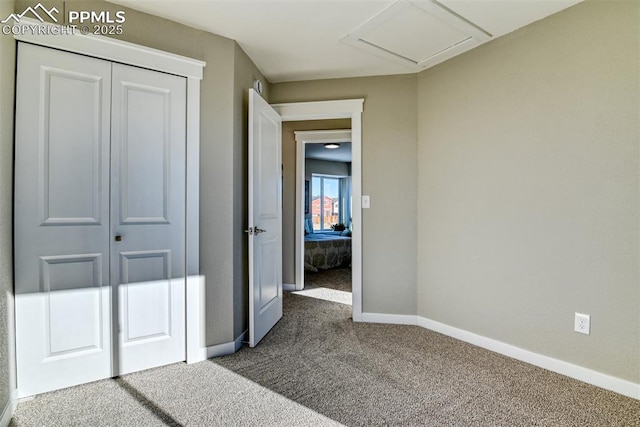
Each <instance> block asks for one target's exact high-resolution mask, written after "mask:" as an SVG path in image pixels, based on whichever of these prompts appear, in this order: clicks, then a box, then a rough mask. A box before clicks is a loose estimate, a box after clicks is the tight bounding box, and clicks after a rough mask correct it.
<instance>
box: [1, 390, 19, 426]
mask: <svg viewBox="0 0 640 427" xmlns="http://www.w3.org/2000/svg"><path fill="white" fill-rule="evenodd" d="M17 406H18V390H12V391H11V395H10V396H9V401H8V402H7V404H6V405H5V406H4V409H3V410H2V417H0V427H7V426H8V425H9V423H10V422H11V417H13V414H14V413H15V412H16V407H17Z"/></svg>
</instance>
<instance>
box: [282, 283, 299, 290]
mask: <svg viewBox="0 0 640 427" xmlns="http://www.w3.org/2000/svg"><path fill="white" fill-rule="evenodd" d="M282 290H283V291H285V292H291V291H296V290H297V289H296V284H295V283H283V284H282Z"/></svg>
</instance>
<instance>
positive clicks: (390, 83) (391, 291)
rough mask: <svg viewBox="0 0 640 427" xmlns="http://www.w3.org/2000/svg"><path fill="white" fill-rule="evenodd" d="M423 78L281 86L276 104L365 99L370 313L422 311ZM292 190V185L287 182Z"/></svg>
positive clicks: (275, 88)
mask: <svg viewBox="0 0 640 427" xmlns="http://www.w3.org/2000/svg"><path fill="white" fill-rule="evenodd" d="M416 81H417V76H416V75H402V76H385V77H366V78H353V79H335V80H316V81H307V82H293V83H278V84H273V85H272V86H271V95H270V99H269V100H270V102H272V103H280V102H295V101H321V100H328V99H350V98H364V99H365V101H364V113H363V116H362V126H363V135H362V175H363V176H362V185H363V194H369V195H371V209H365V210H363V215H362V217H363V224H362V225H363V254H362V255H363V272H362V273H363V285H362V288H363V311H364V312H370V313H393V314H415V312H416V257H415V253H416V245H417V242H416V194H417V193H416V192H417V161H416V150H417V143H416V140H417V134H416V127H417V125H416V119H417V111H416V107H417V94H416ZM285 185H286V181H285Z"/></svg>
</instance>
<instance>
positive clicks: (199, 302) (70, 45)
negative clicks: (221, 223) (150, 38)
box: [14, 17, 206, 387]
mask: <svg viewBox="0 0 640 427" xmlns="http://www.w3.org/2000/svg"><path fill="white" fill-rule="evenodd" d="M19 25H27V26H29V25H31V26H33V25H36V26H50V27H58V28H61V27H62V26H61V25H58V24H51V23H42V22H40V21H38V20H36V19H32V18H26V17H24V18H22V19H21V20H20V24H19ZM21 33H23V34H17V35H14V38H15V39H16V40H17V41H19V42H25V43H30V44H34V45H39V46H43V47H48V48H53V49H59V50H63V51H67V52H71V53H77V54H80V55H85V56H90V57H93V58H98V59H104V60H108V61H112V62H120V63H122V64H126V65H132V66H134V67H140V68H146V69H149V70H153V71H160V72H164V73H169V74H175V75H178V76H181V77H185V78H186V79H187V111H186V150H187V152H186V217H185V220H186V226H185V239H186V241H185V274H186V286H185V310H186V313H187V314H186V318H185V322H186V344H185V345H186V360H187V363H191V362H197V361H200V360H203V358H202V355H203V353H204V354H205V358H206V345H205V343H204V342H203V336H204V333H203V332H204V307H203V304H204V291H203V289H204V279H203V278H202V277H201V276H200V265H199V259H200V254H199V247H200V238H199V223H200V213H199V212H200V81H201V80H202V78H203V69H204V67H205V66H206V62H204V61H200V60H197V59H193V58H188V57H186V56H181V55H176V54H173V53H169V52H164V51H161V50H157V49H153V48H149V47H146V46H140V45H136V44H133V43H129V42H125V41H121V40H117V39H113V38H109V37H105V36H97V35H93V34H81V33H80V32H79V31H76V32H74V33H69V31H66V30H65V31H62V30H60V31H48V32H46V34H47V35H39V34H35V35H34V34H33V33H32V32H31V31H24V32H21ZM18 387H19V386H18Z"/></svg>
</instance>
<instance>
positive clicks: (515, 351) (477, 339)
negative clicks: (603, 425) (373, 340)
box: [362, 313, 640, 400]
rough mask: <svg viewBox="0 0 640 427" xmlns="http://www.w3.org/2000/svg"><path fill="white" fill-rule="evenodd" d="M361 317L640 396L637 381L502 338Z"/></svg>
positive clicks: (414, 319)
mask: <svg viewBox="0 0 640 427" xmlns="http://www.w3.org/2000/svg"><path fill="white" fill-rule="evenodd" d="M362 321H363V322H369V323H389V324H396V325H415V326H421V327H423V328H425V329H429V330H431V331H434V332H438V333H441V334H443V335H447V336H450V337H452V338H456V339H458V340H460V341H464V342H468V343H469V344H473V345H476V346H478V347H482V348H484V349H487V350H490V351H493V352H496V353H500V354H502V355H504V356H508V357H511V358H513V359H517V360H520V361H522V362H526V363H529V364H531V365H535V366H538V367H540V368H543V369H547V370H549V371H552V372H556V373H558V374H561V375H565V376H567V377H570V378H573V379H576V380H579V381H582V382H585V383H587V384H591V385H594V386H596V387H601V388H604V389H606V390H610V391H613V392H615V393H619V394H622V395H624V396H628V397H631V398H633V399H638V400H640V384H636V383H633V382H631V381H627V380H623V379H621V378H616V377H613V376H611V375H607V374H603V373H602V372H598V371H594V370H591V369H587V368H584V367H582V366H578V365H574V364H573V363H569V362H565V361H563V360H559V359H554V358H553V357H549V356H545V355H542V354H539V353H534V352H532V351H529V350H525V349H522V348H520V347H516V346H514V345H511V344H507V343H504V342H502V341H498V340H494V339H492V338H487V337H484V336H482V335H478V334H475V333H473V332H469V331H466V330H464V329H459V328H455V327H453V326H449V325H446V324H444V323H440V322H437V321H435V320H431V319H427V318H425V317H422V316H412V315H402V314H381V313H362Z"/></svg>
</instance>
